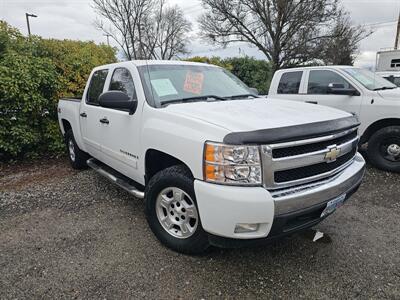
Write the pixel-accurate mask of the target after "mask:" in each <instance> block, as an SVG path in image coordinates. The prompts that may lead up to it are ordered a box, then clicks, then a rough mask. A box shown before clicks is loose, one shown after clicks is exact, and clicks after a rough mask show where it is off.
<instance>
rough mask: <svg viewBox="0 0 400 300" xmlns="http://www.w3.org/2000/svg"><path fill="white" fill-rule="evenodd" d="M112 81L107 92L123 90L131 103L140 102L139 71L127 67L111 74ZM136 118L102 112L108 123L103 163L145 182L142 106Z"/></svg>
mask: <svg viewBox="0 0 400 300" xmlns="http://www.w3.org/2000/svg"><path fill="white" fill-rule="evenodd" d="M110 72H111V77H110V80H109V81H108V82H107V83H106V85H107V87H106V90H110V91H111V90H119V91H122V92H124V93H126V94H127V95H128V96H129V98H130V99H137V97H136V87H135V84H134V82H140V79H139V74H138V73H137V70H136V68H134V67H133V65H132V67H130V66H126V67H117V68H115V69H112V70H110ZM141 103H142V102H141V101H138V107H137V109H136V112H135V113H134V114H133V115H130V114H129V112H128V111H124V110H119V109H113V108H104V107H103V108H102V109H103V117H104V118H106V119H107V120H108V123H107V124H103V126H102V152H103V162H104V163H106V164H108V165H109V166H111V167H112V168H114V169H116V170H117V171H119V172H121V173H122V174H124V175H126V176H128V177H129V178H132V179H133V180H135V181H137V182H142V181H143V177H142V178H140V176H143V174H139V172H138V159H139V152H140V134H139V133H140V130H141V116H142V113H141V112H142V109H141V108H142V105H141Z"/></svg>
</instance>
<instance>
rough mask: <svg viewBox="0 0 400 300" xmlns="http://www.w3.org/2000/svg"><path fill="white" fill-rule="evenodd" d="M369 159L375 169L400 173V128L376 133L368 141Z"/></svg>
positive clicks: (383, 129)
mask: <svg viewBox="0 0 400 300" xmlns="http://www.w3.org/2000/svg"><path fill="white" fill-rule="evenodd" d="M367 153H368V159H369V161H370V162H371V164H373V165H374V166H375V167H377V168H379V169H382V170H385V171H391V172H400V126H389V127H385V128H382V129H380V130H378V131H377V132H375V133H374V134H373V135H372V136H371V138H370V139H369V141H368V150H367Z"/></svg>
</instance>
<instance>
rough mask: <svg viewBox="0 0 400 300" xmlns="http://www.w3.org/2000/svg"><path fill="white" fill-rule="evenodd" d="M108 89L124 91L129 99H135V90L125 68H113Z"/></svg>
mask: <svg viewBox="0 0 400 300" xmlns="http://www.w3.org/2000/svg"><path fill="white" fill-rule="evenodd" d="M109 90H110V91H121V92H124V93H126V94H127V95H128V96H129V98H130V99H135V98H136V91H135V85H134V83H133V79H132V76H131V72H130V71H129V70H128V69H125V68H117V69H115V70H114V73H113V75H112V77H111V81H110V87H109Z"/></svg>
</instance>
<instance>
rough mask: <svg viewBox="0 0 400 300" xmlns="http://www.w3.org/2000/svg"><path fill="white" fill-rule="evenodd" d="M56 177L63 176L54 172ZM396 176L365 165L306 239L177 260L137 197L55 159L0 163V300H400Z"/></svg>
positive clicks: (399, 191) (399, 205)
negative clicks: (356, 183)
mask: <svg viewBox="0 0 400 300" xmlns="http://www.w3.org/2000/svg"><path fill="white" fill-rule="evenodd" d="M60 170H61V171H60ZM399 183H400V176H399V175H395V174H390V173H385V172H381V171H377V170H375V169H371V168H370V169H368V172H367V176H366V178H365V181H364V183H363V185H362V187H361V189H360V190H359V192H358V193H357V194H356V195H354V196H353V197H352V198H351V199H350V201H349V202H348V203H347V204H346V205H345V206H344V207H342V208H340V209H339V210H338V211H337V212H336V213H335V214H334V215H332V216H330V217H329V218H328V219H327V220H325V221H324V222H323V223H321V224H320V225H318V226H317V228H316V229H318V230H320V231H322V232H324V233H325V238H323V239H321V240H319V241H317V242H312V238H311V236H312V232H311V231H309V232H306V233H303V234H301V235H295V236H292V237H290V238H286V239H283V240H279V241H276V242H273V243H271V244H270V245H267V246H264V247H259V248H247V249H231V250H222V249H214V250H213V251H211V252H209V253H207V254H206V255H203V256H185V255H181V254H178V253H175V252H173V251H170V250H168V249H166V248H165V247H163V246H162V245H160V243H159V242H158V241H157V240H156V239H155V237H154V236H153V234H152V233H151V232H150V230H149V228H148V226H147V223H146V220H145V216H144V213H143V211H144V205H143V202H142V201H140V200H137V199H134V198H132V197H131V196H130V195H129V194H127V193H126V192H124V191H123V190H121V189H118V188H117V187H114V186H113V185H111V184H110V183H108V182H107V181H106V180H105V179H103V178H101V177H99V176H98V175H96V174H95V173H94V172H93V171H90V170H87V171H83V172H76V171H72V170H71V169H70V168H69V166H68V165H67V164H66V162H65V161H64V160H49V161H47V162H41V163H37V164H29V165H23V166H12V167H7V166H6V167H3V168H2V169H1V168H0V299H6V298H13V299H15V298H100V297H101V298H104V299H105V298H128V297H129V298H145V297H146V298H160V299H164V298H165V299H166V298H169V299H171V298H197V299H202V298H204V299H208V298H252V299H253V298H278V297H279V298H326V299H328V298H362V299H365V298H380V299H381V298H388V299H395V298H397V299H399V298H400V234H399V233H400V225H399V224H400V221H399V213H400V187H399V186H400V184H399Z"/></svg>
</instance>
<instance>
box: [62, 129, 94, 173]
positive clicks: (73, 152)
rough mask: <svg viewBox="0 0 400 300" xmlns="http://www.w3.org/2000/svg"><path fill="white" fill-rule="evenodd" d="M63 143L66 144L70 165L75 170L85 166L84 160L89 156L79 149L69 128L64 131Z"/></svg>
mask: <svg viewBox="0 0 400 300" xmlns="http://www.w3.org/2000/svg"><path fill="white" fill-rule="evenodd" d="M65 143H66V146H67V151H68V158H69V162H70V163H71V166H72V167H73V168H74V169H77V170H80V169H85V168H87V164H86V161H87V160H88V159H89V158H90V156H89V155H88V154H87V153H86V152H84V151H82V150H81V149H79V147H78V145H77V144H76V141H75V138H74V134H73V132H72V130H71V129H70V130H68V131H67V132H66V133H65Z"/></svg>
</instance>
